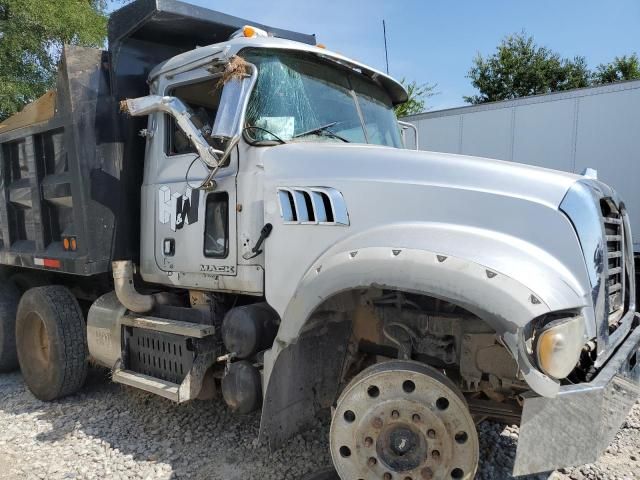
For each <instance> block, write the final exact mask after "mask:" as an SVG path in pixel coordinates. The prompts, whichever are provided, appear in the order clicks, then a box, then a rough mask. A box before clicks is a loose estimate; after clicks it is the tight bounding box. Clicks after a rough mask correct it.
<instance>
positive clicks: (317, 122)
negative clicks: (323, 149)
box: [242, 50, 401, 148]
mask: <svg viewBox="0 0 640 480" xmlns="http://www.w3.org/2000/svg"><path fill="white" fill-rule="evenodd" d="M242 55H243V57H244V58H246V60H247V61H249V62H251V63H253V64H254V65H256V66H257V67H258V71H259V74H258V80H257V82H256V86H255V88H254V91H253V93H252V94H251V99H250V101H249V107H248V111H247V126H248V130H247V132H248V134H249V135H250V137H251V138H253V139H254V140H256V141H258V142H260V141H286V142H292V141H293V142H297V141H301V142H302V141H315V142H317V141H330V142H331V141H332V142H345V143H371V144H376V145H387V146H390V147H397V148H400V147H401V140H400V132H399V131H398V124H397V120H396V117H395V114H394V112H393V106H392V104H391V100H390V99H389V96H388V95H387V93H386V92H385V91H384V90H383V89H382V88H381V87H379V86H378V85H377V84H375V83H374V82H373V81H372V80H370V79H368V78H366V77H364V76H363V75H359V74H354V73H353V72H352V71H351V70H349V69H347V68H343V67H340V66H337V65H334V64H331V63H328V62H326V63H325V62H318V57H317V56H316V55H313V54H309V53H297V52H284V51H273V50H267V51H264V50H261V51H257V50H245V51H244V52H243V54H242Z"/></svg>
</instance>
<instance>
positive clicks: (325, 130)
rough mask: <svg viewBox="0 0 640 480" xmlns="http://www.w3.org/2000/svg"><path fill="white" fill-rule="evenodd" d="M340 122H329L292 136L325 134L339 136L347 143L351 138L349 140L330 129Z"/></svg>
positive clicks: (339, 138)
mask: <svg viewBox="0 0 640 480" xmlns="http://www.w3.org/2000/svg"><path fill="white" fill-rule="evenodd" d="M338 123H340V122H331V123H327V124H326V125H322V126H321V127H317V128H314V129H312V130H307V131H306V132H302V133H298V134H297V135H294V136H293V137H291V138H299V137H305V136H307V135H324V136H326V137H332V138H337V139H338V140H342V141H343V142H345V143H349V140H347V139H346V138H344V137H343V136H341V135H338V134H337V133H335V132H333V131H331V130H329V129H330V128H331V127H333V126H334V125H337V124H338Z"/></svg>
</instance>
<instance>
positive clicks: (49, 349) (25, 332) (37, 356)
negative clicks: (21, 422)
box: [0, 281, 89, 401]
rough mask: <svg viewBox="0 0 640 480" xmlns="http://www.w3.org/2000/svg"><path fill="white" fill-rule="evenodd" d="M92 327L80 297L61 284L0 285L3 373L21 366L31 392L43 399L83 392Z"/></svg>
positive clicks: (1, 363)
mask: <svg viewBox="0 0 640 480" xmlns="http://www.w3.org/2000/svg"><path fill="white" fill-rule="evenodd" d="M88 357H89V352H88V348H87V334H86V325H85V322H84V316H83V314H82V310H81V309H80V306H79V305H78V301H77V300H76V299H75V297H74V296H73V295H72V294H71V292H70V291H69V290H68V289H67V288H65V287H63V286H59V285H49V286H44V287H36V288H31V289H29V290H27V291H26V292H25V293H24V294H23V295H22V298H21V297H20V292H19V290H18V288H17V287H16V285H15V284H14V283H13V282H10V281H7V282H3V283H2V284H1V285H0V371H5V372H6V371H11V370H14V369H15V368H16V367H17V366H18V365H19V366H20V370H21V371H22V376H23V378H24V381H25V383H26V384H27V387H28V388H29V390H30V391H31V392H32V393H33V395H34V396H35V397H36V398H38V399H40V400H43V401H51V400H55V399H57V398H61V397H64V396H67V395H70V394H72V393H75V392H76V391H78V390H79V389H80V388H81V387H82V385H83V384H84V381H85V379H86V376H87V369H88Z"/></svg>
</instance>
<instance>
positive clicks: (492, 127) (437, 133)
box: [403, 81, 640, 250]
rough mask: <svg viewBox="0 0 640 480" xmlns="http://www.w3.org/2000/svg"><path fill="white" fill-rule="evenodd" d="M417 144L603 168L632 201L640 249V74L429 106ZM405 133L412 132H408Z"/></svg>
mask: <svg viewBox="0 0 640 480" xmlns="http://www.w3.org/2000/svg"><path fill="white" fill-rule="evenodd" d="M403 120H406V121H409V122H412V123H414V124H415V125H416V126H417V127H418V131H419V134H420V148H421V149H423V150H433V151H439V152H449V153H460V154H464V155H476V156H482V157H490V158H498V159H501V160H510V161H514V162H521V163H527V164H530V165H538V166H541V167H547V168H554V169H558V170H565V171H569V172H575V173H581V172H582V171H583V170H584V169H585V168H587V167H591V168H595V169H596V170H598V178H599V179H600V180H602V181H604V182H606V183H608V184H610V185H612V186H613V187H614V188H615V189H616V190H617V191H618V192H619V193H620V195H622V197H623V199H624V200H625V202H626V204H627V205H628V208H629V211H630V215H631V219H632V229H633V232H634V234H635V237H634V238H637V240H635V241H634V243H635V244H636V247H637V248H636V250H638V249H640V248H639V247H640V188H639V186H638V183H639V182H640V81H632V82H621V83H617V84H613V85H607V86H603V87H594V88H585V89H579V90H573V91H570V92H563V93H556V94H551V95H541V96H536V97H527V98H523V99H519V100H513V101H505V102H497V103H492V104H485V105H479V106H470V107H462V108H455V109H450V110H442V111H435V112H427V113H424V114H420V115H414V116H411V117H408V118H405V119H403ZM407 137H408V138H409V139H410V137H411V134H408V135H407Z"/></svg>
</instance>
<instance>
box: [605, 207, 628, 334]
mask: <svg viewBox="0 0 640 480" xmlns="http://www.w3.org/2000/svg"><path fill="white" fill-rule="evenodd" d="M600 206H601V208H602V220H603V222H604V230H605V235H606V244H607V263H606V265H607V272H606V273H607V275H606V284H605V289H606V290H605V291H606V299H607V303H606V305H607V312H608V315H609V331H610V332H612V331H614V330H615V329H616V328H617V327H618V324H619V322H620V319H621V318H622V316H623V314H624V310H625V308H624V307H625V296H626V289H625V264H624V254H623V252H624V223H623V221H622V215H621V214H620V210H619V209H618V207H617V206H616V204H615V203H614V202H613V201H612V200H611V199H609V198H605V199H603V200H602V201H601V203H600Z"/></svg>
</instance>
